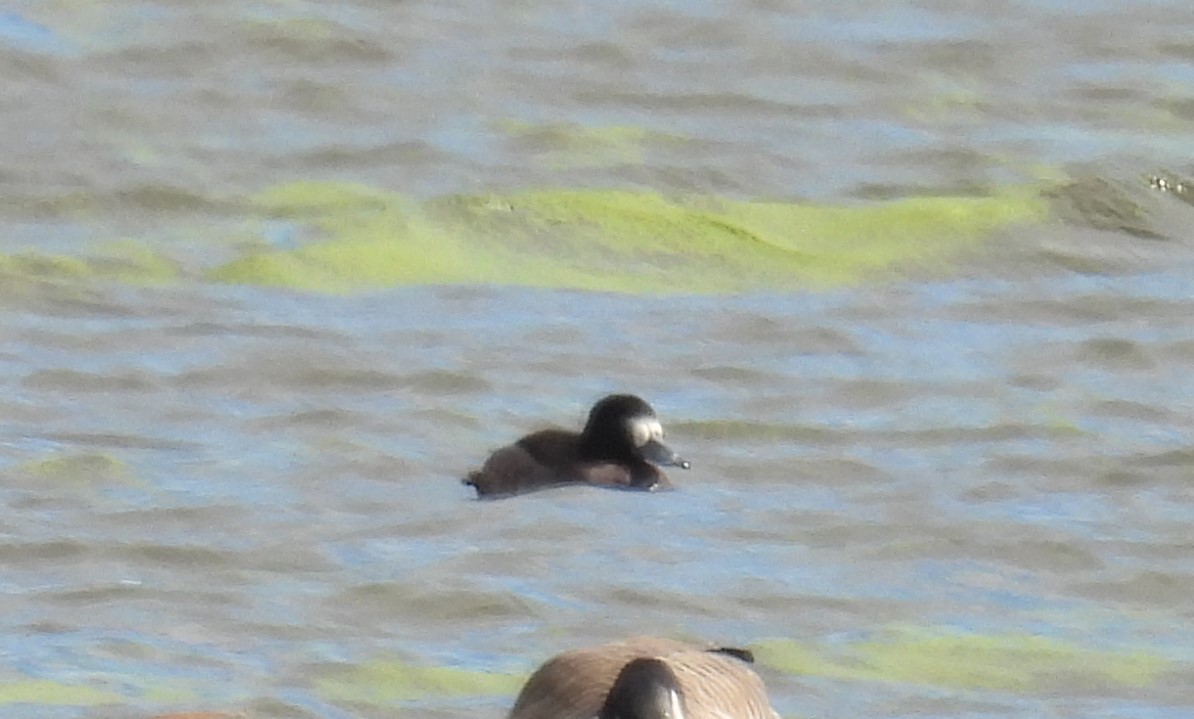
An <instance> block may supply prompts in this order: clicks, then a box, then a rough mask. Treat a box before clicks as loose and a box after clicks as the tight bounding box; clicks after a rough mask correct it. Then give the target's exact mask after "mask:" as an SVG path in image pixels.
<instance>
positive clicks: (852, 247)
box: [206, 183, 1048, 293]
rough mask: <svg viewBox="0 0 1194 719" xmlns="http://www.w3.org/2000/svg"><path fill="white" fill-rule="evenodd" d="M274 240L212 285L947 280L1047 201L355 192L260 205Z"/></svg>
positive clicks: (661, 287)
mask: <svg viewBox="0 0 1194 719" xmlns="http://www.w3.org/2000/svg"><path fill="white" fill-rule="evenodd" d="M251 207H252V208H254V211H255V212H257V213H259V220H260V221H261V222H262V223H267V222H268V223H274V225H275V227H276V225H277V223H283V224H284V226H285V227H286V228H287V232H286V235H287V237H289V238H299V239H298V240H293V239H291V240H288V242H287V244H289V245H291V246H286V247H277V246H273V245H270V244H268V243H266V242H265V241H264V240H263V241H262V243H261V244H260V245H258V246H256V247H249V248H247V250H246V251H245V252H244V254H243V256H241V257H239V258H237V259H235V260H233V261H231V262H228V263H226V264H223V265H220V266H218V267H215V268H213V269H211V270H209V271H207V272H206V277H207V278H208V279H210V280H212V281H217V282H229V283H244V284H254V285H267V286H278V287H287V288H292V289H301V290H311V291H324V292H349V291H353V290H360V289H370V288H386V287H395V286H404V285H418V284H497V285H518V286H528V287H545V288H561V289H580V290H595V291H610V292H634V293H668V292H677V293H690V292H700V293H716V292H735V291H741V290H746V289H777V290H779V289H790V288H808V287H826V286H834V285H841V284H847V283H852V282H857V281H860V280H863V279H865V278H867V277H869V276H873V275H876V274H878V273H881V272H883V271H890V270H893V269H897V268H899V267H902V266H908V265H916V266H926V265H929V266H933V265H938V264H940V265H943V266H945V265H946V264H947V263H948V261H949V260H950V259H951V258H953V257H956V256H957V254H958V253H959V252H960V251H961V250H963V249H965V248H967V247H972V246H974V245H975V244H977V243H979V242H981V241H982V240H983V239H985V238H987V237H989V236H990V235H991V234H992V233H993V232H995V231H996V230H998V229H1000V228H1003V227H1005V226H1008V225H1010V224H1012V223H1019V222H1028V221H1033V220H1041V219H1043V218H1044V217H1046V216H1047V213H1048V209H1047V204H1046V202H1045V201H1044V200H1043V199H1042V198H1041V195H1040V193H1039V192H1037V191H1032V190H1027V189H1016V190H1009V191H1006V192H1004V193H1003V194H1000V195H996V196H991V197H954V198H941V197H916V198H909V199H903V200H898V201H892V202H888V203H880V204H871V205H863V206H859V207H825V206H816V205H803V204H793V203H777V202H746V201H733V200H726V199H718V198H707V197H701V198H682V199H675V198H666V197H663V196H661V195H658V194H654V193H635V192H623V191H610V190H570V191H556V190H552V191H534V192H524V193H518V194H512V195H504V196H499V195H485V196H451V197H446V198H440V199H437V200H432V201H430V202H427V203H416V202H413V201H411V200H409V199H407V198H405V197H403V196H401V195H398V194H394V193H387V192H383V191H380V190H376V189H373V188H369V187H364V186H358V185H346V184H327V183H295V184H288V185H282V186H279V187H276V188H273V189H270V190H267V191H265V192H262V193H260V194H259V195H258V196H256V197H254V198H252V201H251Z"/></svg>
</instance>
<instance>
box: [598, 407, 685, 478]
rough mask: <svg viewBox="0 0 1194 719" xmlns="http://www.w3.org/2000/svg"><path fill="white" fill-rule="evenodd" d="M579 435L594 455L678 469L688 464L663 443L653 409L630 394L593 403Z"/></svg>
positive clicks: (661, 428)
mask: <svg viewBox="0 0 1194 719" xmlns="http://www.w3.org/2000/svg"><path fill="white" fill-rule="evenodd" d="M581 437H582V440H583V442H584V446H585V447H586V449H587V450H588V451H589V452H590V453H591V454H592V455H593V456H594V458H599V459H637V460H645V461H647V462H650V463H651V464H656V465H660V466H666V467H679V468H681V469H688V468H689V467H691V466H692V465H690V464H689V463H688V461H687V460H685V459H683V458H682V457H680V455H678V454H676V453H675V452H674V451H672V449H671V448H670V447H668V446H667V445H666V444H664V443H663V425H661V424H660V423H659V417H658V416H656V414H655V410H654V409H652V408H651V405H649V404H647V403H646V402H645V401H644V400H642V399H640V398H639V397H636V396H634V395H632V394H611V395H609V396H608V397H605V398H603V399H601V400H600V401H598V402H597V404H595V405H593V409H592V410H590V411H589V419H588V421H587V422H586V423H585V428H584V430H583V431H582V432H581Z"/></svg>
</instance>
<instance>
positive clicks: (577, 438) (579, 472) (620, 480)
mask: <svg viewBox="0 0 1194 719" xmlns="http://www.w3.org/2000/svg"><path fill="white" fill-rule="evenodd" d="M661 466H670V467H680V468H681V469H688V468H689V466H690V465H689V464H688V462H686V461H685V460H683V459H681V458H680V456H679V455H677V454H676V453H675V452H673V451H672V450H671V449H670V448H669V447H668V446H667V445H666V444H664V443H663V426H662V425H661V424H660V423H659V418H658V417H657V416H656V414H655V410H654V409H652V408H651V405H649V404H647V403H646V402H644V401H643V400H642V399H640V398H638V397H636V396H634V395H630V394H613V395H609V396H608V397H604V398H602V399H601V400H599V401H598V402H597V404H595V405H593V409H591V410H590V411H589V419H588V421H587V422H585V426H584V429H582V430H581V431H580V432H571V431H568V430H563V429H545V430H541V431H538V432H534V433H532V434H528V435H527V436H525V437H523V438H522V439H520V440H518V441H517V442H515V443H514V444H511V445H508V446H506V447H502V448H501V449H499V450H497V451H495V452H494V453H493V454H492V455H490V456H489V459H487V460H486V461H485V464H484V466H482V467H481V469H479V470H477V471H475V472H470V473H469V475H468V477H466V478H465V479H464V480H463V481H464V483H465V484H467V485H471V486H472V487H474V488H475V489H476V490H477V496H478V497H487V498H492V497H502V496H509V495H514V494H523V493H525V492H530V491H534V490H536V489H544V488H547V487H556V486H559V485H563V484H593V485H597V486H601V487H616V488H620V489H638V490H645V491H649V492H653V491H656V490H660V489H669V488H671V486H672V483H671V481H670V480H669V479H668V477H667V475H666V474H665V473H664V472H663V470H662V469H660V467H661Z"/></svg>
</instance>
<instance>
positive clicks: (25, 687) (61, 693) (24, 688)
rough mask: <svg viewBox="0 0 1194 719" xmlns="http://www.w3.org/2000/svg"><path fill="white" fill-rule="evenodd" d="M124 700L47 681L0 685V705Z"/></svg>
mask: <svg viewBox="0 0 1194 719" xmlns="http://www.w3.org/2000/svg"><path fill="white" fill-rule="evenodd" d="M123 700H124V697H122V696H121V695H119V694H116V693H115V692H110V691H106V690H103V689H96V688H94V687H87V686H72V685H70V684H62V683H60V682H55V681H50V680H48V679H27V680H24V681H17V682H8V683H5V684H0V705H5V704H40V705H42V706H99V705H102V704H113V703H116V702H121V701H123Z"/></svg>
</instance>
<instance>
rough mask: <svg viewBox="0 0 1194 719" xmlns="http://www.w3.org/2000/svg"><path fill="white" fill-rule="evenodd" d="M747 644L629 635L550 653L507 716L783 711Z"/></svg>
mask: <svg viewBox="0 0 1194 719" xmlns="http://www.w3.org/2000/svg"><path fill="white" fill-rule="evenodd" d="M753 661H754V657H753V655H752V654H751V653H750V651H749V650H745V649H737V648H732V647H720V646H716V645H713V644H697V643H692V642H685V641H679V640H675V639H667V638H664V637H651V636H640V637H631V638H629V639H623V640H619V641H615V642H609V643H607V644H601V645H599V646H595V647H587V648H583V649H574V650H571V651H566V652H564V653H562V654H558V655H556V656H555V657H552V658H551V659H549V660H548V661H547V662H545V663H544V664H543V665H542V666H540V667H539V668H538V669H537V670H536V671H535V672H534V673H533V674H532V675H531V677H530V679H528V680H527V682H526V684H525V685H524V686H523V688H522V691H520V692H519V694H518V698H517V699H516V700H515V702H514V707H513V708H512V709H511V710H510V713H509V714H508V715H507V719H728V718H729V717H733V718H734V719H779V714H778V713H777V712H776V711H775V710H774V709H773V708H772V707H771V702H770V700H769V699H768V697H767V689H766V687H765V686H764V684H763V680H762V679H761V678H759V675H758V674H756V673H755V672H754V670H753V669H751V667H750V665H751V663H753Z"/></svg>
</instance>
